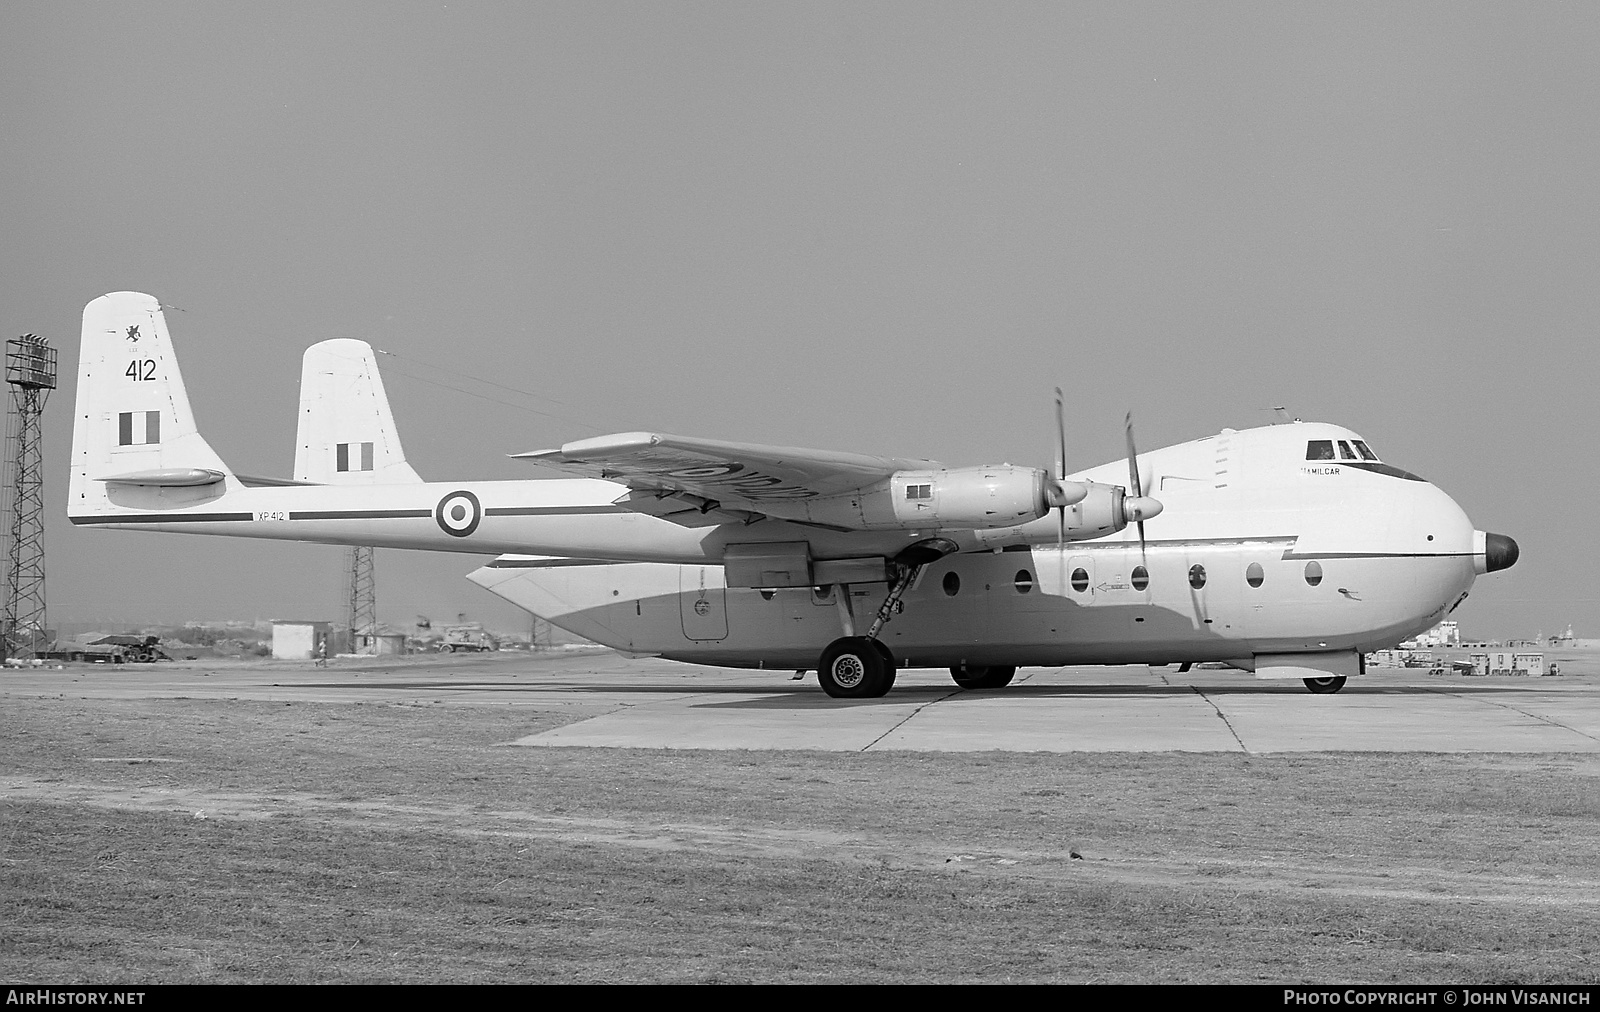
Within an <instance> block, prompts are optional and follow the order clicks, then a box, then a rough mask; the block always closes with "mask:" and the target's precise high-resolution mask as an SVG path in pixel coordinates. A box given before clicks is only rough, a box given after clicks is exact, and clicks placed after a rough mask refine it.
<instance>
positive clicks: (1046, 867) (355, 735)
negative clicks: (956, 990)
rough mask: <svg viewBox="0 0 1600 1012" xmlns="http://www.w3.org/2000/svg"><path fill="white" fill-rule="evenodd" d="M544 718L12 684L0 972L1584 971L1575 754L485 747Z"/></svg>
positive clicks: (825, 977)
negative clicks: (18, 694) (20, 694)
mask: <svg viewBox="0 0 1600 1012" xmlns="http://www.w3.org/2000/svg"><path fill="white" fill-rule="evenodd" d="M560 720H561V718H559V717H556V716H553V715H551V714H548V713H541V712H537V711H533V710H530V709H525V708H518V707H504V706H502V707H465V706H461V707H422V706H399V705H383V704H363V705H356V704H351V705H324V704H305V703H295V704H283V703H264V702H239V701H214V702H213V701H198V700H136V701H104V702H102V701H93V700H65V699H57V700H46V699H26V698H8V699H6V701H5V705H4V708H3V712H0V774H3V776H0V784H3V786H4V790H5V793H4V795H3V800H0V876H3V877H0V882H3V885H0V976H3V977H4V978H5V979H6V980H9V981H38V980H49V981H59V982H69V981H112V980H114V981H119V982H130V983H132V982H147V983H149V982H183V981H208V982H254V981H261V982H268V981H270V982H311V981H330V982H332V981H375V982H488V981H518V982H543V981H562V982H565V981H830V982H844V981H881V982H902V981H904V982H911V981H949V982H979V981H1107V982H1144V981H1162V982H1171V981H1179V982H1182V981H1188V982H1254V981H1272V982H1293V981H1313V982H1332V981H1370V982H1382V981H1400V982H1408V981H1451V982H1587V983H1596V982H1600V969H1597V967H1600V758H1591V757H1586V756H1582V755H1562V756H1510V755H1488V756H1484V755H1475V756H1456V755H1426V754H1423V755H1418V754H1403V755H1400V754H1397V755H1372V754H1364V755H1357V754H1349V755H1342V754H1333V755H1313V756H1294V757H1284V758H1279V757H1260V756H1248V755H1223V754H1198V755H1196V754H1142V755H1116V754H1066V755H1058V754H1048V755H1047V754H1016V753H979V754H975V755H974V754H966V755H944V754H923V753H893V752H888V753H864V754H853V753H835V752H827V753H824V752H687V751H685V752H679V751H645V750H620V749H592V750H591V749H561V748H515V747H504V746H502V745H501V744H500V743H503V742H507V741H510V740H512V739H515V738H519V737H522V736H524V735H527V734H530V733H533V732H536V731H539V730H542V729H545V728H548V727H552V726H555V725H556V724H557V723H559V722H560ZM1074 854H1076V855H1080V856H1078V857H1075V856H1074Z"/></svg>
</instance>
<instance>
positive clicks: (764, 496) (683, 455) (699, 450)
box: [512, 432, 943, 515]
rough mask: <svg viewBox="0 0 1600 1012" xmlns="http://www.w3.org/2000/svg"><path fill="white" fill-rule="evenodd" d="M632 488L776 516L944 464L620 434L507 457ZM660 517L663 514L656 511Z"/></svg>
mask: <svg viewBox="0 0 1600 1012" xmlns="http://www.w3.org/2000/svg"><path fill="white" fill-rule="evenodd" d="M512 456H513V457H515V458H517V459H518V460H532V461H537V462H539V463H542V464H550V465H553V466H555V467H559V468H561V469H563V470H569V471H574V472H576V473H579V474H583V475H586V476H588V477H592V478H606V479H609V480H611V481H617V482H621V483H622V484H625V485H627V486H628V487H629V488H630V489H634V490H635V491H652V492H663V491H665V492H684V493H689V494H691V495H693V496H698V497H700V498H701V499H704V500H712V501H715V502H717V503H719V504H720V505H721V506H722V507H723V508H725V509H733V510H736V511H747V512H754V513H769V514H774V515H778V514H781V513H783V512H793V511H792V510H787V511H786V510H783V509H782V505H783V504H785V503H791V504H797V503H801V502H804V501H806V500H811V499H818V498H824V497H828V496H837V495H841V494H843V493H846V492H852V491H855V490H857V489H861V488H865V487H867V486H869V485H872V484H874V483H876V482H880V481H883V480H884V479H886V478H888V477H889V476H890V475H892V474H894V473H895V472H896V471H911V470H930V469H936V468H939V467H942V466H943V465H941V464H938V463H936V462H934V461H930V460H911V459H902V458H898V457H875V456H869V455H867V454H861V453H842V452H838V451H832V450H810V449H805V448H802V447H794V446H763V445H760V444H757V443H732V442H723V441H720V440H711V439H691V438H688V437H685V436H670V435H664V434H662V433H656V432H624V433H618V434H615V435H610V436H597V437H595V438H593V439H580V440H577V441H575V442H571V443H567V444H565V445H563V446H561V447H560V448H559V449H554V450H535V451H533V452H530V453H516V454H512ZM656 515H661V514H656Z"/></svg>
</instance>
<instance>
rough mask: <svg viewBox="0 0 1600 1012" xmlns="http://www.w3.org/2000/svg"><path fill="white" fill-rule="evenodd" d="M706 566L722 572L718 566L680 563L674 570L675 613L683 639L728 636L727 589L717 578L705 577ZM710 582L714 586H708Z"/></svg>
mask: <svg viewBox="0 0 1600 1012" xmlns="http://www.w3.org/2000/svg"><path fill="white" fill-rule="evenodd" d="M709 569H715V570H716V571H717V574H716V575H718V576H721V575H722V567H721V566H683V567H682V568H680V569H679V570H678V616H679V619H680V620H681V622H682V624H683V636H684V638H685V639H689V640H695V641H697V642H705V641H709V640H723V639H727V638H728V597H727V595H728V591H727V588H726V587H725V586H723V582H722V581H721V580H716V581H712V580H710V579H709V576H710V574H708V573H707V570H709ZM713 582H714V583H715V586H708V584H710V583H713Z"/></svg>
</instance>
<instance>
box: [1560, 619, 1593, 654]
mask: <svg viewBox="0 0 1600 1012" xmlns="http://www.w3.org/2000/svg"><path fill="white" fill-rule="evenodd" d="M1549 643H1550V646H1553V647H1570V648H1572V649H1576V650H1595V649H1600V640H1596V639H1579V638H1578V637H1576V636H1574V635H1572V626H1570V625H1569V626H1567V631H1566V632H1564V633H1561V634H1560V635H1558V636H1552V637H1550V641H1549Z"/></svg>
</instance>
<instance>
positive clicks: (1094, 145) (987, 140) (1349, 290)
mask: <svg viewBox="0 0 1600 1012" xmlns="http://www.w3.org/2000/svg"><path fill="white" fill-rule="evenodd" d="M1597 54H1600V6H1597V5H1594V4H1583V3H1560V4H1557V3H1542V4H1541V3H1514V4H1507V3H1493V4H1469V3H1460V2H1449V3H1399V4H1397V3H1392V2H1385V3H1376V4H1371V5H1358V4H1351V3H1341V4H1326V3H1310V4H1288V3H1252V4H1233V5H1224V4H1180V3H1168V4H1142V5H1141V4H1129V3H1121V2H1118V3H1093V4H1066V3H1055V4H995V3H982V4H941V3H912V4H872V3H859V2H857V3H843V4H831V3H803V4H777V3H744V4H705V3H702V4H696V3H648V4H647V3H638V4H605V3H595V2H584V3H562V4H534V3H515V4H507V3H449V4H437V3H433V4H421V3H414V4H405V3H392V2H386V3H349V2H345V3H338V4H326V3H318V4H295V3H285V2H281V0H275V2H273V3H271V4H248V5H247V4H217V3H193V4H190V3H117V4H111V3H94V4H84V3H71V2H62V0H51V2H26V0H11V2H8V3H5V4H4V5H0V223H3V233H0V234H3V236H4V240H5V241H4V243H3V245H0V292H3V295H4V298H3V300H0V330H4V331H5V336H7V337H11V336H15V335H16V334H19V333H22V332H25V331H36V332H38V333H39V334H41V335H42V336H44V337H46V338H48V339H49V340H50V341H52V342H53V343H54V344H55V345H56V347H57V348H59V349H60V350H61V360H62V387H61V389H60V390H58V391H57V392H56V393H55V395H54V397H53V399H52V400H51V402H50V405H49V407H48V409H47V411H48V415H49V418H48V422H47V427H46V439H47V444H46V451H45V452H46V454H47V457H48V461H49V471H48V476H47V477H48V481H49V485H50V487H49V488H48V490H47V494H48V498H49V501H50V502H51V503H52V504H53V508H52V511H51V515H50V518H49V524H50V526H49V528H48V532H47V538H48V542H47V544H48V551H49V555H50V559H49V576H48V580H49V598H50V611H51V617H52V618H53V619H57V620H65V621H74V620H91V619H106V620H126V621H153V620H172V619H181V618H186V617H195V618H223V617H245V618H251V617H257V616H259V617H263V618H266V617H308V616H336V615H340V614H342V603H341V602H342V595H343V580H344V577H343V565H344V562H343V559H344V555H343V551H342V550H341V549H337V548H328V547H319V546H299V545H290V544H272V543H265V544H253V543H250V542H246V541H239V540H233V539H226V538H202V537H194V536H184V535H164V534H137V533H127V532H108V531H78V530H74V529H72V527H71V526H70V525H69V524H68V523H67V522H66V519H65V516H64V511H63V510H61V509H60V508H59V507H60V504H62V503H63V502H64V499H65V492H66V474H67V461H68V455H69V449H70V425H71V413H72V412H71V404H72V398H73V389H72V387H73V377H74V373H75V363H76V358H77V346H78V330H79V317H80V314H81V312H82V309H83V305H84V304H85V303H86V302H88V301H89V300H91V299H93V298H95V297H96V296H98V295H100V294H102V293H105V292H110V291H119V290H128V289H131V290H136V291H145V292H150V293H152V294H154V295H156V296H157V297H158V298H160V299H161V300H162V301H163V302H164V303H167V304H169V305H172V306H177V307H181V310H182V311H181V312H171V313H169V314H168V321H169V324H170V326H171V329H172V332H173V337H174V341H175V343H176V344H177V347H178V351H179V356H180V360H181V362H182V365H183V370H184V375H185V378H186V380H187V382H188V386H189V392H190V396H191V399H192V401H193V403H194V408H195V413H196V416H197V417H198V419H199V422H200V425H201V428H202V431H204V432H205V434H206V435H207V437H208V438H209V439H210V441H211V443H212V444H213V445H214V446H215V447H216V449H217V450H218V452H220V453H221V454H222V456H223V457H224V459H226V460H227V461H228V462H229V463H230V465H232V466H233V467H235V468H236V469H238V470H241V471H244V472H246V473H261V474H279V475H287V474H288V473H289V471H290V466H291V463H292V461H293V438H294V417H295V403H296V399H297V389H298V380H299V371H300V355H301V352H302V351H303V350H304V349H305V348H306V346H307V345H310V344H312V343H314V342H316V341H320V340H323V339H325V338H329V337H357V338H362V339H365V340H368V341H370V342H372V343H373V344H374V345H375V346H376V347H378V348H382V349H386V350H388V351H391V352H393V353H395V355H397V356H400V357H397V358H384V359H382V360H381V361H382V365H383V367H384V369H385V375H386V378H387V381H388V388H389V392H390V395H391V399H392V401H393V403H394V409H395V414H396V416H397V419H398V421H399V425H400V429H401V435H402V438H403V439H404V442H405V445H406V449H407V451H408V454H409V456H410V458H411V460H412V463H413V464H414V465H415V467H416V468H417V470H418V471H419V472H420V473H421V474H422V475H423V476H424V477H425V478H430V479H438V480H448V479H469V478H510V477H523V476H529V475H533V474H536V473H537V472H536V471H534V470H533V469H531V468H529V467H528V466H527V465H525V464H522V463H519V462H517V461H512V460H507V459H506V458H505V456H504V455H505V454H507V453H514V452H518V451H523V450H531V449H537V448H542V447H545V446H554V445H557V444H559V443H561V442H563V441H565V440H569V439H574V438H580V437H582V436H586V435H593V434H596V433H599V432H606V431H619V430H628V429H636V428H654V429H660V430H664V431H668V432H676V433H681V434H684V435H698V436H706V437H713V438H718V437H720V438H730V439H743V440H750V441H762V442H778V443H787V444H794V445H806V446H818V447H825V448H836V449H845V450H855V451H861V452H867V453H881V454H893V455H898V456H927V457H933V458H937V459H940V460H944V461H947V462H951V463H983V462H998V461H1012V462H1017V463H1033V464H1041V465H1046V466H1048V464H1049V462H1050V460H1051V458H1052V456H1053V450H1052V446H1051V442H1052V437H1051V431H1052V428H1053V424H1052V421H1051V390H1052V388H1053V387H1054V386H1056V385H1057V384H1059V385H1061V386H1062V387H1064V388H1065V389H1066V390H1067V392H1068V396H1069V399H1070V406H1069V409H1068V424H1069V441H1070V444H1071V456H1072V463H1073V466H1074V467H1075V468H1076V467H1083V466H1088V465H1091V464H1094V463H1098V462H1101V461H1104V460H1108V459H1114V458H1117V457H1120V456H1121V455H1122V453H1121V450H1120V445H1121V438H1122V432H1121V421H1122V416H1123V413H1124V412H1125V411H1126V410H1128V409H1130V408H1131V409H1132V410H1133V411H1134V413H1135V417H1136V419H1137V422H1138V425H1139V434H1140V440H1141V443H1142V444H1144V445H1147V446H1156V445H1161V444H1165V443H1173V442H1180V441H1183V440H1186V439H1192V438H1196V437H1200V436H1204V435H1208V434H1211V433H1214V432H1216V431H1217V430H1218V429H1219V428H1221V427H1223V426H1234V427H1245V426H1250V425H1255V424H1262V423H1265V422H1267V421H1270V420H1271V419H1272V415H1271V413H1270V412H1268V411H1266V410H1264V409H1265V408H1266V407H1268V406H1270V405H1274V404H1285V405H1288V407H1289V410H1290V411H1291V412H1292V413H1294V414H1296V415H1300V416H1303V417H1306V418H1314V419H1321V420H1328V421H1336V422H1340V423H1342V424H1345V425H1349V426H1351V427H1352V428H1354V429H1356V430H1357V431H1359V432H1361V433H1362V434H1363V435H1364V436H1365V437H1366V438H1367V439H1368V440H1369V441H1370V442H1371V443H1372V445H1373V447H1374V448H1375V449H1376V450H1377V451H1378V452H1379V453H1380V454H1381V455H1383V456H1384V458H1385V459H1386V460H1388V461H1390V462H1391V463H1394V464H1397V465H1399V466H1400V467H1403V468H1405V469H1407V470H1411V471H1415V472H1417V473H1419V474H1422V475H1423V476H1425V477H1427V478H1429V479H1430V480H1432V481H1434V482H1435V483H1436V484H1438V485H1440V486H1441V487H1442V488H1444V489H1445V491H1447V492H1449V493H1450V494H1451V495H1452V496H1454V497H1455V498H1456V500H1457V501H1458V502H1460V503H1461V505H1462V506H1463V507H1464V508H1465V509H1466V511H1467V513H1468V514H1469V515H1470V516H1471V517H1472V519H1473V521H1474V522H1475V523H1476V524H1477V526H1478V527H1480V528H1482V529H1486V530H1491V531H1498V532H1501V533H1505V534H1510V535H1512V536H1513V537H1515V538H1516V539H1517V541H1518V542H1519V543H1520V544H1521V546H1522V560H1521V562H1520V563H1519V564H1518V565H1517V566H1516V568H1514V569H1512V570H1510V571H1509V572H1506V573H1501V574H1496V575H1495V576H1494V577H1490V578H1482V579H1480V580H1479V582H1478V584H1477V587H1476V588H1475V589H1474V591H1473V595H1472V598H1471V600H1470V601H1469V602H1468V603H1467V604H1466V605H1464V606H1463V607H1462V608H1461V610H1460V611H1459V612H1458V613H1457V617H1458V618H1460V619H1461V620H1462V622H1463V625H1464V628H1465V631H1466V632H1467V633H1468V634H1470V635H1481V636H1508V635H1532V634H1533V633H1534V632H1535V631H1536V630H1540V629H1542V630H1544V631H1545V632H1547V633H1549V632H1554V631H1556V630H1558V629H1559V628H1564V627H1565V626H1566V624H1567V623H1569V622H1571V623H1573V624H1574V625H1575V626H1576V628H1577V631H1578V633H1579V635H1589V636H1600V595H1597V594H1596V591H1595V590H1594V588H1593V575H1594V570H1595V565H1596V561H1597V560H1596V554H1597V553H1596V545H1597V544H1600V507H1597V504H1600V479H1597V476H1596V469H1595V455H1594V452H1593V449H1592V448H1593V445H1594V443H1595V441H1596V438H1597V436H1600V426H1597V425H1596V415H1597V412H1596V388H1595V387H1596V383H1595V381H1596V377H1597V368H1596V367H1597V365H1600V348H1597V345H1596V341H1595V332H1596V321H1597V319H1600V280H1597V279H1600V256H1597V253H1600V56H1597ZM474 377H476V378H477V379H478V380H488V381H490V382H492V383H494V384H499V386H490V385H487V384H486V383H484V382H478V381H475V380H474V379H473V378H474ZM452 387H453V388H457V389H450V388H452ZM507 388H510V389H507ZM461 391H465V392H461ZM513 391H521V392H523V393H522V394H519V393H516V392H513ZM1159 522H1160V521H1159V519H1158V520H1157V521H1154V522H1153V524H1152V526H1156V525H1159ZM478 561H479V560H478V558H477V557H472V556H458V555H436V554H431V553H405V552H398V551H380V552H379V553H378V567H379V571H378V580H379V611H380V616H381V617H382V618H383V619H384V620H386V621H391V622H395V623H399V624H409V622H410V621H411V620H412V618H413V616H414V615H415V614H418V613H421V614H427V615H429V616H431V617H433V618H434V619H435V620H436V621H437V620H440V619H442V618H448V619H453V618H454V615H455V613H457V612H467V613H469V614H470V615H472V616H474V617H478V618H482V619H484V620H486V621H489V622H490V623H491V624H494V625H500V626H504V627H507V628H517V627H522V626H523V625H524V622H523V620H522V619H521V618H520V617H518V616H520V614H521V613H520V612H518V611H517V610H516V609H514V608H511V607H510V606H508V605H504V604H502V603H501V602H499V601H498V599H495V598H492V597H491V596H490V595H488V594H487V593H486V592H484V591H481V590H479V589H478V588H476V587H474V586H472V585H471V584H469V583H467V581H465V580H464V579H462V578H461V576H462V574H464V573H465V572H467V571H469V570H470V569H472V568H474V567H475V566H476V565H477V564H478Z"/></svg>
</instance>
